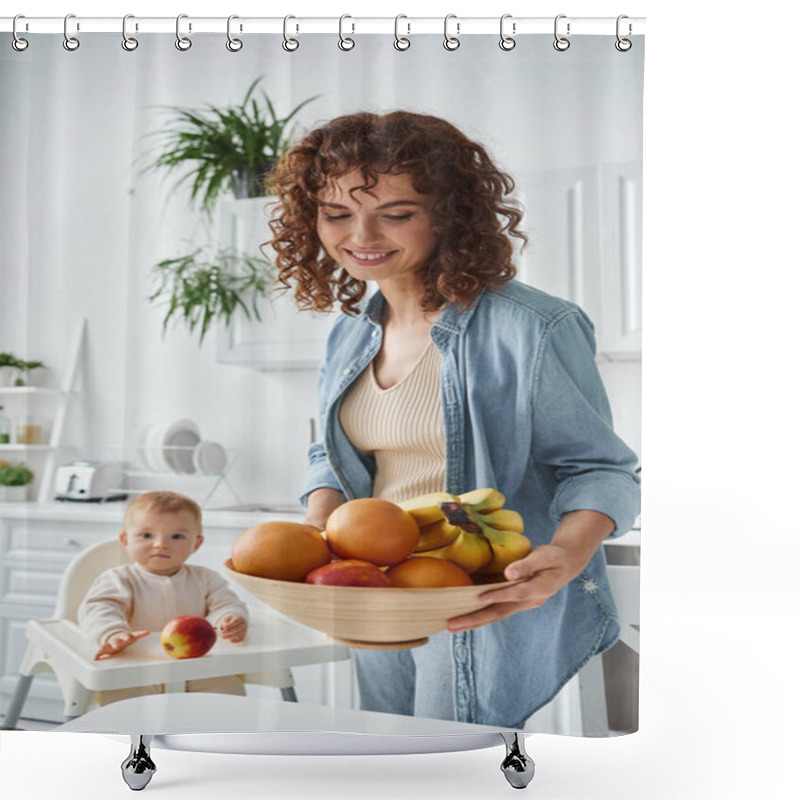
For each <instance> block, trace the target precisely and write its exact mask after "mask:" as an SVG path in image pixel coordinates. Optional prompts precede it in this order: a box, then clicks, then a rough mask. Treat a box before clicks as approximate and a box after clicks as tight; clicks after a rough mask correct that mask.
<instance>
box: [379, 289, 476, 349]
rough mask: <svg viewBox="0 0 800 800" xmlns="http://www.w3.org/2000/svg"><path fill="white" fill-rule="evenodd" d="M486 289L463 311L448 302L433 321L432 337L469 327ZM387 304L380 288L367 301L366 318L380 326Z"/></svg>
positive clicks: (444, 336)
mask: <svg viewBox="0 0 800 800" xmlns="http://www.w3.org/2000/svg"><path fill="white" fill-rule="evenodd" d="M485 291H486V289H485V288H484V289H481V291H480V293H479V294H478V296H477V297H476V298H475V300H473V302H472V303H471V304H470V305H469V306H467V308H465V309H464V310H463V311H462V310H461V308H460V307H459V306H458V305H456V304H455V303H448V304H447V305H446V306H445V307H444V309H443V310H442V313H441V314H439V317H438V319H437V320H436V322H434V323H433V327H432V328H431V338H432V339H433V340H434V341H436V340H437V339H438V338H446V337H447V336H448V335H450V334H455V335H458V334H460V333H462V332H463V331H464V329H465V328H466V327H467V324H468V323H469V320H470V318H471V317H472V314H473V313H474V311H475V307H476V306H477V305H478V303H479V302H480V299H481V297H483V293H484V292H485ZM385 305H386V300H385V298H384V296H383V295H382V294H381V292H380V290H377V291H376V292H375V293H374V294H373V295H372V297H370V298H369V300H367V301H366V306H365V308H364V316H365V318H366V319H368V320H369V321H370V322H371V323H372V324H373V325H376V326H378V327H380V325H381V318H382V316H383V309H384V306H385Z"/></svg>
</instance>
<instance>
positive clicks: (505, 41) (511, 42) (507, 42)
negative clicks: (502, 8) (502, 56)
mask: <svg viewBox="0 0 800 800" xmlns="http://www.w3.org/2000/svg"><path fill="white" fill-rule="evenodd" d="M510 18H511V14H503V16H502V17H500V49H501V50H505V51H506V52H508V51H509V50H513V49H514V48H515V47H516V46H517V40H516V39H514V38H512V37H511V36H506V35H505V33H504V32H503V24H504V23H505V21H506V20H507V19H510ZM516 32H517V23H516V22H512V23H511V33H513V34H516Z"/></svg>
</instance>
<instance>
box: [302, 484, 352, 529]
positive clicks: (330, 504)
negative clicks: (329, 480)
mask: <svg viewBox="0 0 800 800" xmlns="http://www.w3.org/2000/svg"><path fill="white" fill-rule="evenodd" d="M344 501H345V496H344V495H343V494H342V493H341V492H338V491H336V489H328V488H327V487H325V488H322V489H315V490H314V491H313V492H311V493H310V494H309V495H308V505H307V508H306V519H305V523H306V525H313V526H314V527H315V528H316V529H317V530H320V531H324V530H325V525H326V524H327V522H328V517H329V516H330V515H331V514H332V513H333V511H334V509H336V508H338V507H339V506H340V505H341V504H342V503H344Z"/></svg>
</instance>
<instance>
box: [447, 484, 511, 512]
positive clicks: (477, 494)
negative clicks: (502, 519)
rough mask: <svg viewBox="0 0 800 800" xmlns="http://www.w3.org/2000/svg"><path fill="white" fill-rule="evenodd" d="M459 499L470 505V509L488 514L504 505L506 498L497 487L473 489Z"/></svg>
mask: <svg viewBox="0 0 800 800" xmlns="http://www.w3.org/2000/svg"><path fill="white" fill-rule="evenodd" d="M458 501H459V502H460V503H464V504H465V505H468V506H469V507H470V511H474V512H477V513H478V514H488V513H489V512H491V511H497V510H498V509H500V508H502V507H503V503H505V501H506V498H505V497H503V495H502V494H501V493H500V492H498V491H497V489H473V490H472V491H471V492H466V493H465V494H461V495H459V496H458Z"/></svg>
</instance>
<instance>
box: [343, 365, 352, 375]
mask: <svg viewBox="0 0 800 800" xmlns="http://www.w3.org/2000/svg"><path fill="white" fill-rule="evenodd" d="M352 371H353V370H352V369H350V367H347V368H346V369H343V370H342V375H349V374H350V373H351V372H352Z"/></svg>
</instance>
